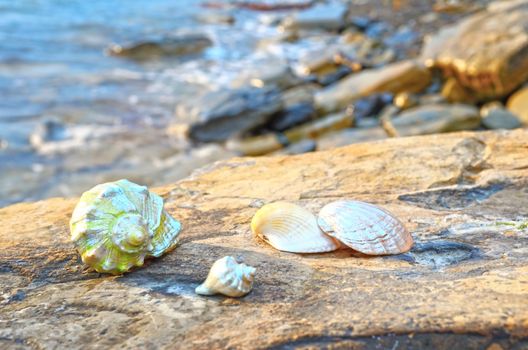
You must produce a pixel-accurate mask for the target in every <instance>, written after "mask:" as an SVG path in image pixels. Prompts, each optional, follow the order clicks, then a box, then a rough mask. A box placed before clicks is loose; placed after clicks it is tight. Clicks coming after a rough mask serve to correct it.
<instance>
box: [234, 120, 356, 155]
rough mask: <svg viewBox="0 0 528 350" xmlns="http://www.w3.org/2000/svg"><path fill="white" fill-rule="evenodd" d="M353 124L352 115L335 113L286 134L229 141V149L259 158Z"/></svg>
mask: <svg viewBox="0 0 528 350" xmlns="http://www.w3.org/2000/svg"><path fill="white" fill-rule="evenodd" d="M353 123H354V118H353V115H351V114H350V113H348V112H342V113H335V114H330V115H328V116H325V117H324V118H320V119H317V120H314V121H311V122H308V123H305V124H302V125H300V126H297V127H294V128H292V129H289V130H286V131H285V132H284V133H273V134H265V135H259V136H255V137H248V138H245V139H242V140H236V139H235V140H229V141H228V142H227V148H228V149H229V150H231V151H233V152H237V153H239V154H242V155H251V156H258V155H263V154H267V153H270V152H273V151H276V150H278V149H281V148H283V147H286V146H289V145H291V144H295V143H298V142H300V141H302V140H305V139H316V138H318V137H320V136H321V135H324V134H326V133H329V132H332V131H336V130H341V129H345V128H349V127H351V126H352V124H353Z"/></svg>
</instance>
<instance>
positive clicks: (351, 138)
mask: <svg viewBox="0 0 528 350" xmlns="http://www.w3.org/2000/svg"><path fill="white" fill-rule="evenodd" d="M387 137H388V136H387V133H386V132H385V130H383V128H381V127H376V128H365V129H345V130H341V131H336V132H333V133H330V134H326V135H324V136H322V137H320V138H318V139H317V150H318V151H325V150H329V149H333V148H336V147H342V146H348V145H351V144H354V143H361V142H370V141H377V140H383V139H386V138H387Z"/></svg>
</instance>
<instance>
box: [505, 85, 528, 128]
mask: <svg viewBox="0 0 528 350" xmlns="http://www.w3.org/2000/svg"><path fill="white" fill-rule="evenodd" d="M506 107H507V108H508V109H509V110H510V111H511V112H512V113H513V114H515V115H517V116H519V118H520V119H521V122H522V123H523V124H524V125H527V126H528V87H525V88H522V89H521V90H519V91H517V92H516V93H514V94H513V95H512V96H511V97H510V98H509V99H508V103H507V105H506Z"/></svg>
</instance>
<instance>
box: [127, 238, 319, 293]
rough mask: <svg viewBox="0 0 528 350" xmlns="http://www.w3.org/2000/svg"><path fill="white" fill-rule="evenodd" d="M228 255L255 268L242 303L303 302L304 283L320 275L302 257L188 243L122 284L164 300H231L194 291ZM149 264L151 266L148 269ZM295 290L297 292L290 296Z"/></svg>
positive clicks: (129, 277)
mask: <svg viewBox="0 0 528 350" xmlns="http://www.w3.org/2000/svg"><path fill="white" fill-rule="evenodd" d="M226 255H230V256H233V257H235V258H237V259H238V260H242V261H243V262H244V263H245V264H248V265H250V266H253V267H256V269H257V271H256V276H255V282H254V286H253V290H252V291H251V292H250V293H249V294H248V295H246V296H244V297H241V298H236V300H239V301H240V302H249V303H271V302H276V301H277V300H286V299H288V300H292V299H299V300H300V299H302V298H303V296H304V295H305V288H304V286H305V284H306V283H307V282H308V281H310V284H312V283H313V277H314V276H315V275H320V274H321V273H320V272H318V271H316V270H314V269H313V268H312V267H310V266H308V265H307V264H305V263H303V262H302V257H300V256H296V257H294V256H292V258H291V259H288V258H287V257H284V258H282V257H280V256H278V255H281V253H277V252H275V251H271V250H270V252H269V254H266V252H262V253H261V252H256V251H254V250H245V249H239V248H227V247H222V246H217V245H211V244H203V243H194V242H189V243H187V244H184V245H182V246H181V247H179V248H177V249H176V250H174V251H173V252H171V253H169V254H167V255H166V256H164V257H161V258H159V259H155V260H150V261H148V262H146V266H144V268H141V269H136V270H134V271H133V272H132V273H128V274H125V275H123V276H122V277H120V278H118V279H117V281H118V282H119V283H123V284H126V285H129V286H134V287H140V288H143V289H144V290H145V292H146V293H156V294H160V295H163V296H165V297H185V298H199V299H208V300H217V301H219V302H221V301H224V300H225V299H231V298H229V297H225V296H222V295H215V296H201V295H197V294H195V292H194V289H195V288H196V287H197V286H198V285H199V284H201V283H202V282H203V281H204V280H205V278H206V277H207V274H208V272H209V269H210V268H211V266H212V264H213V263H214V262H215V261H216V260H217V259H220V258H222V257H224V256H226ZM147 264H148V266H147ZM292 288H295V290H296V293H291V289H292Z"/></svg>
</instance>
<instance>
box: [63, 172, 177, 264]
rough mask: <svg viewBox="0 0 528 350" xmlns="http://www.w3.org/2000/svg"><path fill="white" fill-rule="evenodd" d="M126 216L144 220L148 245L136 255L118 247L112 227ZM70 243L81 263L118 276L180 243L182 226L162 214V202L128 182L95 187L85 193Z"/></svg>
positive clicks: (141, 248) (75, 210) (145, 190)
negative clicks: (147, 258)
mask: <svg viewBox="0 0 528 350" xmlns="http://www.w3.org/2000/svg"><path fill="white" fill-rule="evenodd" d="M127 216H135V217H141V221H142V222H143V223H144V225H145V226H146V229H147V231H148V236H149V237H148V239H147V240H146V242H145V244H143V245H141V246H138V247H137V249H134V250H133V251H125V250H123V249H122V248H121V247H120V246H119V244H116V240H115V237H113V235H114V234H115V233H114V232H113V226H114V225H115V224H116V223H117V222H118V221H119V220H126V218H127ZM70 230H71V239H72V241H73V242H74V244H75V246H76V247H77V250H78V251H79V253H80V254H81V257H82V260H83V261H84V262H85V263H87V264H88V265H90V266H92V267H93V268H94V269H95V270H96V271H98V272H109V273H113V274H119V273H122V272H125V271H127V270H129V269H130V268H131V267H132V266H141V265H142V264H143V260H144V258H145V256H149V255H151V256H156V257H157V256H160V255H161V254H163V253H164V252H166V251H168V250H169V249H171V248H173V247H174V246H175V245H176V243H177V236H178V234H179V231H180V223H179V222H178V221H176V220H174V219H173V218H172V217H171V216H170V215H168V214H167V213H166V212H165V211H164V210H163V199H162V198H161V197H160V196H158V195H156V194H154V193H151V192H149V191H148V190H147V188H146V187H144V186H139V185H137V184H134V183H132V182H130V181H128V180H119V181H116V182H109V183H104V184H100V185H97V186H95V187H94V188H92V189H90V190H89V191H87V192H85V193H83V195H82V196H81V198H80V200H79V203H78V204H77V206H76V207H75V209H74V211H73V214H72V218H71V220H70Z"/></svg>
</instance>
